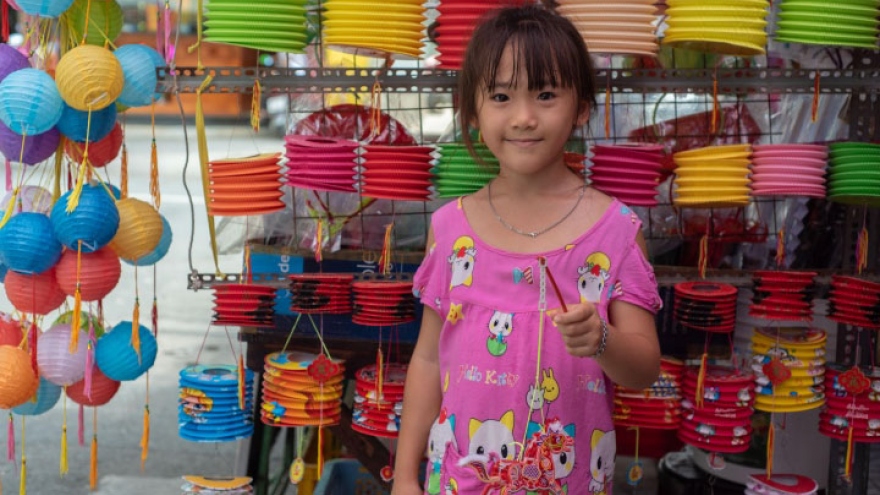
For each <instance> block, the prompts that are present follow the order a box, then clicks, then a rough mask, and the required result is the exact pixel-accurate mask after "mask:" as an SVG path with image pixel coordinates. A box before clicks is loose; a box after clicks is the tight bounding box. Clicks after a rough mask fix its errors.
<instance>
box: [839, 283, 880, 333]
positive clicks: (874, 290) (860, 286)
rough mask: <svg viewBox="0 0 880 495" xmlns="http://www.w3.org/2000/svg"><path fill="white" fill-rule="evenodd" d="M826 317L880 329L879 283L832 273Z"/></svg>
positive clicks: (840, 321) (858, 325)
mask: <svg viewBox="0 0 880 495" xmlns="http://www.w3.org/2000/svg"><path fill="white" fill-rule="evenodd" d="M828 300H829V304H828V318H830V319H832V320H834V321H836V322H838V323H842V324H844V325H853V326H857V327H861V328H870V329H872V330H880V283H877V282H870V281H868V280H863V279H860V278H856V277H848V276H844V275H834V276H832V277H831V292H830V294H829V297H828Z"/></svg>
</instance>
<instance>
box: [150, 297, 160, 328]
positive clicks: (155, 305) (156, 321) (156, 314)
mask: <svg viewBox="0 0 880 495" xmlns="http://www.w3.org/2000/svg"><path fill="white" fill-rule="evenodd" d="M150 319H151V320H152V324H153V336H154V337H158V336H159V303H158V302H157V301H156V296H153V311H152V312H151V313H150Z"/></svg>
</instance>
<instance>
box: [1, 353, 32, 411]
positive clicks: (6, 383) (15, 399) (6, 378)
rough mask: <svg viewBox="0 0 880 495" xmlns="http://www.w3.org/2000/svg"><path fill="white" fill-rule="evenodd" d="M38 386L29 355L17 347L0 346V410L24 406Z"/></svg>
mask: <svg viewBox="0 0 880 495" xmlns="http://www.w3.org/2000/svg"><path fill="white" fill-rule="evenodd" d="M39 386H40V380H39V378H37V375H36V373H34V369H33V368H32V367H31V356H30V354H28V353H27V351H25V350H23V349H19V348H18V347H14V346H10V345H0V409H12V408H13V407H16V406H20V405H21V404H24V403H25V402H27V401H28V400H30V398H31V397H33V395H34V393H36V391H37V387H39Z"/></svg>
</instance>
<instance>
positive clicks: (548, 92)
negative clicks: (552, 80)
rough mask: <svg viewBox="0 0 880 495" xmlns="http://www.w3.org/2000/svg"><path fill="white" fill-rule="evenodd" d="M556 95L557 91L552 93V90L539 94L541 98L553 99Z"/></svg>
mask: <svg viewBox="0 0 880 495" xmlns="http://www.w3.org/2000/svg"><path fill="white" fill-rule="evenodd" d="M555 97H556V94H555V93H551V92H550V91H544V92H542V93H541V94H539V95H538V99H539V100H552V99H553V98H555Z"/></svg>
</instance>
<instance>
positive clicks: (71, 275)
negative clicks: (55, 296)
mask: <svg viewBox="0 0 880 495" xmlns="http://www.w3.org/2000/svg"><path fill="white" fill-rule="evenodd" d="M80 256H81V258H80V270H79V291H80V297H81V298H82V300H83V301H98V300H101V299H104V297H105V296H106V295H107V294H109V293H110V292H111V291H112V290H113V289H114V288H115V287H116V284H118V283H119V276H120V274H121V273H122V264H121V263H120V262H119V257H118V256H117V255H116V253H115V252H114V251H113V250H112V249H110V248H103V249H99V250H97V251H95V252H94V253H82V254H81V255H80ZM76 258H77V253H76V251H71V250H66V251H64V253H62V254H61V260H59V261H58V264H57V265H56V266H55V278H56V279H57V281H58V286H59V287H61V290H62V291H64V293H65V294H67V295H68V296H75V295H76V282H77V275H76Z"/></svg>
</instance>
